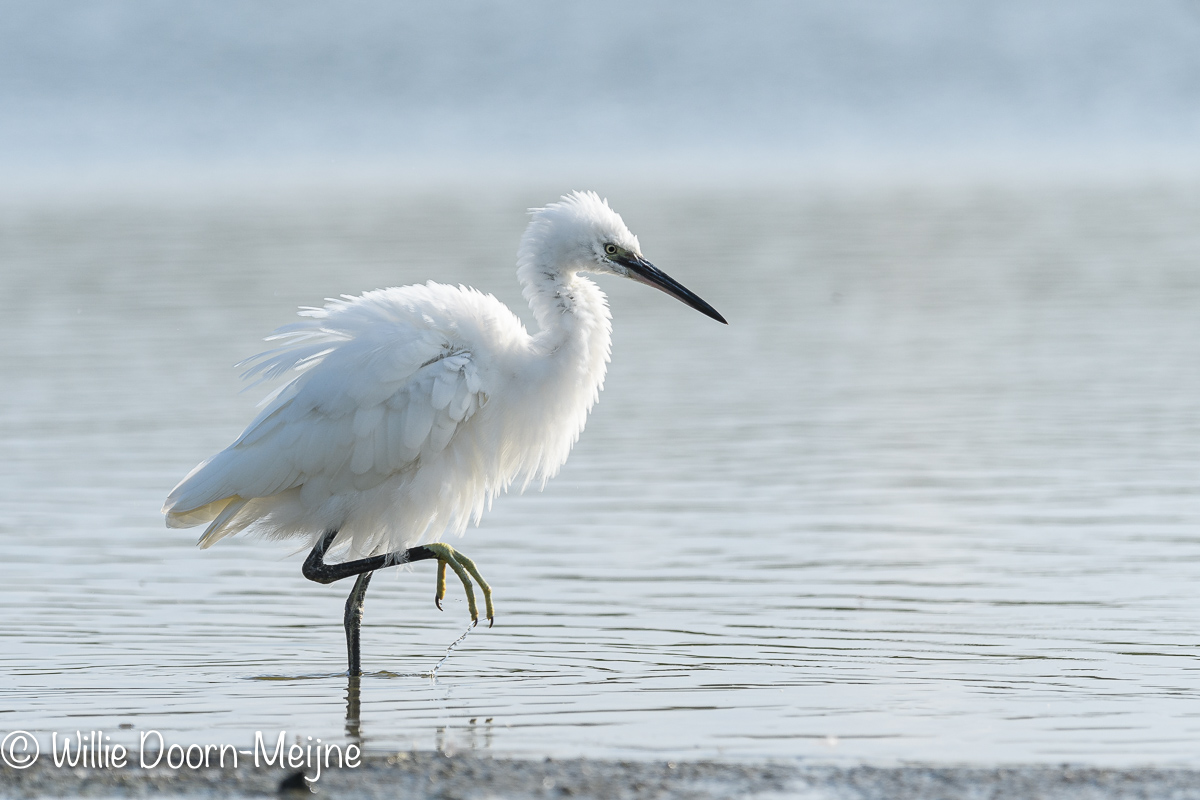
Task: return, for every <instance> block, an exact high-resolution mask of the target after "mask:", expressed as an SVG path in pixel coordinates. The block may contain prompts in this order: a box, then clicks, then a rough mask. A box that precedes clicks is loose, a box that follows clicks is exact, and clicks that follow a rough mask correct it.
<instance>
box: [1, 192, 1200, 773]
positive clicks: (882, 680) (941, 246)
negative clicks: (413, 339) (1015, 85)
mask: <svg viewBox="0 0 1200 800" xmlns="http://www.w3.org/2000/svg"><path fill="white" fill-rule="evenodd" d="M610 195H611V196H612V199H613V202H614V205H615V206H616V207H617V209H618V210H620V211H621V212H622V213H623V214H624V215H625V218H626V221H627V222H629V224H630V226H631V227H632V228H633V230H634V231H635V232H636V233H638V235H639V236H640V239H641V242H642V245H643V247H644V249H645V251H646V253H647V255H648V256H649V257H650V258H651V259H652V260H654V261H655V262H656V263H658V264H659V266H661V267H663V268H664V269H665V270H667V271H668V272H669V273H671V274H672V275H674V276H675V277H677V278H679V279H680V280H681V281H682V282H683V283H685V284H686V285H688V286H689V287H690V288H692V289H694V290H695V291H696V292H697V293H699V294H700V295H701V296H703V297H704V298H705V299H707V300H709V301H710V302H711V303H712V304H713V305H715V306H716V307H717V308H718V309H720V310H721V311H722V312H723V313H724V314H725V315H726V316H727V317H728V318H729V320H730V323H731V324H730V326H729V327H727V328H726V327H724V326H720V325H717V324H715V323H713V322H712V321H711V320H708V319H706V318H704V317H703V316H701V315H700V314H697V313H695V312H694V311H692V310H690V309H688V308H686V307H684V306H683V305H682V304H679V303H676V302H674V301H672V300H670V299H669V298H667V297H666V296H664V295H662V294H659V293H657V292H652V291H649V290H647V289H645V288H644V287H639V286H636V285H633V284H628V285H625V284H621V283H618V282H616V281H613V280H609V281H606V282H605V283H604V288H605V290H606V291H608V292H609V293H610V296H611V298H612V302H613V308H614V317H615V322H614V324H615V341H614V348H613V350H614V352H613V364H612V367H611V370H610V372H609V376H608V380H607V383H606V388H605V391H604V393H603V396H602V399H601V403H600V405H599V406H598V407H597V408H596V410H595V412H594V413H593V415H592V418H591V420H590V422H589V424H588V429H587V431H586V432H585V433H584V436H583V438H582V440H581V441H580V443H579V445H578V446H577V447H576V449H575V452H574V454H573V455H572V458H571V460H570V462H569V463H568V464H567V466H566V467H565V468H564V470H563V472H562V474H561V475H560V476H559V477H558V478H557V479H556V480H555V481H553V482H552V483H551V484H550V485H549V487H548V488H547V489H546V491H545V492H542V493H539V492H536V491H531V492H530V493H528V494H526V495H524V496H505V497H502V498H500V500H499V501H498V502H497V503H496V506H495V508H494V509H493V511H492V512H491V513H490V514H489V515H488V516H487V517H486V518H485V520H484V523H483V526H482V527H481V528H479V529H471V530H469V531H468V533H467V536H466V538H465V539H464V540H462V542H461V543H459V542H455V544H456V545H457V544H461V547H462V549H463V550H464V551H465V552H467V553H468V554H469V555H471V556H472V557H473V558H474V559H475V560H476V562H477V563H478V564H479V565H480V567H481V569H482V571H483V572H484V574H485V576H487V577H488V579H489V580H490V581H491V583H492V585H493V587H494V588H495V591H496V598H497V604H498V614H499V616H498V619H497V622H496V626H495V627H494V628H492V629H491V630H486V629H479V630H476V631H474V632H472V633H471V634H470V635H469V636H468V637H467V638H466V640H465V641H464V642H463V643H462V645H461V646H460V647H459V648H458V649H457V650H455V652H454V653H453V655H452V656H451V658H450V659H449V660H448V661H447V662H446V663H445V665H444V666H443V667H442V668H441V670H440V672H439V674H438V676H437V679H436V680H431V679H430V678H429V677H428V675H427V673H428V672H429V670H430V669H431V668H432V667H433V666H434V664H436V663H437V661H438V659H440V658H441V657H442V655H443V654H444V652H445V649H446V647H447V646H448V645H449V644H450V643H451V642H453V641H454V640H455V639H456V638H457V637H458V636H459V635H460V634H461V633H462V632H463V629H464V627H465V622H466V610H465V603H464V602H463V601H462V599H461V593H458V591H457V588H456V587H454V586H452V587H451V599H450V602H449V603H448V604H447V610H446V611H445V612H444V613H438V612H437V611H436V610H435V609H434V607H433V602H432V594H433V575H432V573H433V571H432V568H431V567H430V566H429V565H428V564H427V563H426V564H420V565H417V566H416V567H415V568H414V569H413V571H412V572H409V573H406V572H402V571H399V570H392V571H390V572H383V573H379V574H378V575H377V576H376V579H375V581H374V583H373V584H372V586H371V592H370V594H369V596H368V599H367V606H366V627H365V631H364V653H363V657H364V663H365V668H366V669H368V670H377V671H381V672H375V673H372V674H369V675H366V676H364V678H363V680H362V682H361V687H360V689H359V691H358V692H354V691H352V690H351V689H350V687H348V681H347V678H346V677H345V676H344V675H342V674H340V673H339V671H340V670H342V669H344V666H345V664H344V658H345V656H344V643H343V634H342V629H341V609H342V603H343V599H344V596H345V593H346V592H347V591H348V589H349V587H348V586H347V585H344V584H335V585H332V586H318V585H316V584H313V583H310V582H308V581H306V580H304V579H303V578H302V577H301V576H300V561H301V559H300V558H299V557H297V556H295V555H293V554H291V551H290V549H289V547H288V546H287V545H280V544H277V543H269V542H260V541H255V540H252V539H247V538H244V537H238V538H235V539H232V540H227V541H224V542H222V543H221V545H220V546H218V547H214V548H213V549H211V550H207V551H199V550H197V549H196V548H195V547H194V542H195V539H196V531H168V530H166V529H165V528H164V527H163V524H162V519H161V517H160V516H159V514H158V508H159V506H160V504H161V502H162V500H163V498H164V496H165V495H166V493H167V491H168V490H169V489H170V488H171V487H172V486H173V485H174V483H175V482H176V481H177V480H178V479H179V478H180V477H181V476H182V475H183V474H185V473H186V472H187V471H188V470H189V469H190V468H191V467H192V466H193V465H194V464H195V463H196V462H198V461H199V460H201V459H202V458H204V457H206V456H207V455H209V454H210V453H212V452H214V451H215V450H217V449H219V448H221V447H223V446H224V445H226V444H227V443H228V442H229V441H230V440H231V439H232V437H233V436H234V435H236V434H237V433H238V432H239V431H240V430H241V427H242V426H243V425H244V424H245V423H246V422H247V421H248V420H249V418H250V416H251V414H252V410H253V406H254V403H255V401H256V400H257V397H256V396H254V394H253V393H248V394H238V390H239V388H240V384H239V381H238V378H237V372H236V370H234V369H232V368H231V365H232V364H233V363H234V362H236V361H238V360H239V359H241V358H242V357H244V356H246V355H249V354H251V353H254V352H257V351H258V349H259V348H260V346H261V344H260V342H259V339H260V338H261V337H262V336H263V335H265V334H267V333H268V332H270V330H271V329H273V328H274V327H276V326H277V325H279V324H283V323H286V322H288V321H289V318H290V317H291V315H292V313H293V311H294V309H295V307H296V306H298V305H305V304H314V303H317V302H319V301H320V300H321V299H322V298H324V297H326V296H333V295H336V294H340V293H343V292H351V293H354V292H359V291H362V290H366V289H371V288H376V287H378V286H386V285H397V284H403V283H411V282H415V281H423V280H426V279H429V278H433V279H437V280H441V281H445V282H449V283H457V282H465V283H471V284H473V285H476V286H479V287H480V288H483V289H485V290H487V291H493V292H495V293H496V294H497V296H499V297H500V298H501V299H502V300H504V301H505V302H508V303H509V304H510V305H512V306H514V307H519V308H521V309H522V310H523V309H524V306H523V303H522V302H521V298H520V293H519V288H518V286H517V284H516V282H515V280H514V276H513V270H512V268H511V267H510V265H511V264H512V263H513V255H514V253H515V248H516V244H517V240H518V238H519V235H520V232H521V229H522V226H523V224H524V217H523V211H522V209H523V208H524V207H526V206H528V205H533V204H537V203H540V202H544V201H546V200H548V199H552V197H553V194H552V193H550V192H530V191H513V192H502V191H494V192H490V193H484V194H482V195H473V194H467V193H462V194H455V193H453V192H445V193H437V192H433V193H423V194H396V195H392V196H383V195H379V194H373V195H370V196H368V195H366V194H362V195H354V194H352V193H346V192H343V193H341V194H337V193H335V194H333V195H326V196H322V195H319V194H316V193H314V194H312V195H301V196H297V197H291V198H286V199H274V200H270V199H261V198H260V199H255V200H244V199H231V198H224V199H219V200H218V199H213V200H209V201H199V200H194V199H192V200H186V201H185V200H162V201H149V200H147V201H123V202H120V203H102V202H99V201H96V202H83V201H77V202H73V203H66V204H61V205H52V204H45V203H43V204H41V205H37V206H35V207H20V206H18V205H15V204H10V205H8V206H6V207H4V208H3V209H2V210H0V287H2V288H3V296H4V298H5V312H6V318H5V322H6V325H5V343H4V346H3V348H2V349H0V379H2V384H3V388H2V389H0V545H2V547H3V553H4V557H3V561H2V563H0V574H2V576H3V580H2V581H0V607H3V609H4V614H3V619H2V620H0V670H2V671H3V675H4V681H3V684H4V686H3V688H0V730H11V729H17V728H21V729H26V730H30V731H34V732H37V733H38V734H39V735H41V736H43V737H45V738H46V739H48V738H49V735H50V733H51V732H53V731H60V732H62V731H68V730H69V731H74V730H76V729H83V730H84V731H85V733H86V731H87V730H92V729H95V730H104V731H106V732H109V733H110V734H111V735H113V736H117V737H118V738H119V737H121V736H127V737H131V736H133V732H135V731H140V730H146V729H150V728H155V729H158V730H160V731H162V732H163V733H164V734H165V735H166V736H167V738H168V740H169V741H171V740H173V741H177V742H182V743H185V744H186V743H190V742H232V743H235V744H248V743H249V742H250V741H251V740H252V738H253V734H254V731H255V730H263V731H267V732H276V731H279V730H287V731H288V732H289V735H301V736H313V737H318V736H319V737H322V738H323V739H325V740H326V741H331V740H339V739H344V738H351V739H358V740H361V741H362V742H364V743H365V744H366V746H367V747H369V748H373V749H376V750H387V749H407V748H410V747H414V746H415V747H421V748H428V747H441V748H444V749H459V750H461V749H466V748H479V749H485V748H487V749H490V750H492V751H494V752H497V753H522V754H551V755H569V754H586V755H591V756H621V757H625V756H634V757H642V756H660V755H663V756H669V757H691V756H696V757H699V756H726V757H739V758H740V757H759V756H772V757H790V756H803V757H816V758H821V759H866V760H873V761H887V760H894V759H920V760H929V761H975V762H989V761H1039V760H1047V761H1083V762H1101V763H1114V762H1117V763H1129V762H1149V761H1171V762H1183V763H1189V764H1192V765H1197V764H1200V660H1198V658H1197V653H1198V646H1200V636H1198V632H1200V470H1198V469H1197V467H1198V465H1200V369H1198V367H1200V193H1198V192H1197V191H1194V190H1192V189H1189V188H1187V187H1183V188H1180V187H1166V188H1164V187H1155V186H1136V187H1126V188H1120V187H1117V188H1114V187H1099V188H1096V187H1092V188H1055V189H1046V188H1041V189H1034V188H1028V189H1021V188H1007V189H987V188H975V189H970V188H958V189H937V190H933V189H925V190H899V189H891V190H886V191H885V190H879V191H866V190H856V191H848V190H847V191H833V190H822V191H818V190H812V191H805V192H800V191H797V192H794V193H790V194H789V193H776V192H770V193H768V192H754V191H750V190H746V191H740V192H702V193H688V192H682V191H681V192H675V193H672V192H646V191H632V190H631V191H626V192H618V191H613V192H610ZM422 673H426V674H422ZM122 724H124V725H126V726H132V730H129V731H124V732H123V731H121V730H120V729H119V727H118V726H120V725H122Z"/></svg>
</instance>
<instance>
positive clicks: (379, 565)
mask: <svg viewBox="0 0 1200 800" xmlns="http://www.w3.org/2000/svg"><path fill="white" fill-rule="evenodd" d="M337 534H338V532H337V531H327V532H326V533H325V535H324V536H322V537H321V540H320V541H319V542H317V543H316V545H315V546H314V547H313V549H312V552H311V553H309V554H308V558H306V559H305V560H304V567H303V569H302V571H303V573H304V577H306V578H308V579H309V580H310V581H315V582H317V583H333V582H334V581H340V580H341V579H342V578H350V577H354V576H356V575H357V576H358V580H356V581H355V582H354V588H353V589H352V590H351V591H350V596H349V597H347V598H346V615H345V626H346V652H347V656H348V659H349V662H350V675H352V676H354V675H361V674H362V666H361V662H360V659H359V653H360V650H359V634H360V631H361V629H362V615H363V602H364V600H365V598H366V595H367V585H368V584H369V583H370V582H371V573H373V572H374V571H375V570H377V569H383V568H384V567H391V566H394V565H396V564H408V563H411V562H413V561H425V560H428V559H437V562H438V580H437V591H436V593H435V594H434V603H436V604H437V607H438V608H439V609H440V608H441V607H442V602H441V601H442V598H443V597H445V595H446V567H447V566H449V567H450V569H452V570H454V573H455V574H456V575H457V576H458V578H459V580H461V581H462V584H463V589H464V590H465V591H466V593H467V608H468V609H469V611H470V613H471V621H472V622H478V621H479V611H478V609H477V607H476V605H475V592H474V590H473V589H472V587H471V579H472V578H474V579H475V582H476V583H478V584H479V588H480V590H481V591H482V592H483V601H484V609H485V611H486V613H487V620H488V626H489V627H490V626H491V624H492V620H493V618H494V617H495V612H494V610H493V608H492V589H491V587H490V586H488V585H487V582H486V581H485V580H484V579H483V576H481V575H480V574H479V570H478V569H476V568H475V563H474V562H473V561H471V559H469V558H467V557H466V556H464V555H463V554H462V553H459V552H458V551H456V550H455V549H454V548H453V547H451V546H450V545H448V544H441V543H436V544H430V545H422V546H420V547H410V548H408V549H407V550H400V551H397V552H395V553H384V554H383V555H379V556H371V557H370V558H360V559H357V560H355V561H343V562H342V563H340V564H326V563H325V553H327V552H328V551H329V546H330V545H332V544H333V540H334V539H335V538H337Z"/></svg>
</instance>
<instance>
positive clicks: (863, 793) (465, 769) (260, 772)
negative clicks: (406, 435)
mask: <svg viewBox="0 0 1200 800" xmlns="http://www.w3.org/2000/svg"><path fill="white" fill-rule="evenodd" d="M315 787H316V789H315V792H310V791H309V790H307V789H305V788H304V786H303V785H302V781H301V779H300V777H299V776H298V775H297V773H296V772H295V771H289V770H282V769H280V768H278V767H259V768H255V767H244V768H240V769H230V768H227V769H199V770H194V771H192V770H187V769H184V770H171V769H168V768H163V767H158V768H155V769H147V770H143V769H126V770H116V769H111V770H106V769H90V768H86V769H85V768H75V769H72V768H65V767H64V768H56V767H54V765H53V763H52V762H39V763H37V764H35V765H34V766H33V767H31V768H29V769H26V770H17V769H13V768H11V767H7V766H3V767H0V797H2V798H37V797H146V796H187V797H193V798H245V797H291V798H297V797H305V796H320V797H328V798H342V797H345V798H361V797H380V798H383V797H403V798H406V800H408V799H411V800H426V798H428V799H429V800H433V799H434V798H438V799H439V800H442V799H444V798H455V799H459V798H461V799H462V800H467V799H468V798H491V797H502V798H516V799H519V798H558V797H571V798H587V799H589V800H590V799H591V798H596V800H617V799H618V798H629V799H630V800H640V799H641V798H661V799H663V800H675V799H676V798H677V799H678V800H710V799H711V800H724V799H725V798H731V799H732V798H783V797H814V798H830V799H831V800H835V799H840V798H846V800H906V799H907V798H913V800H915V799H916V798H921V800H938V799H939V798H946V799H947V800H949V798H962V797H1024V798H1036V797H1049V796H1052V797H1054V798H1062V799H1065V800H1076V798H1078V800H1085V799H1086V800H1093V799H1094V798H1110V797H1137V798H1160V797H1161V798H1172V799H1173V800H1184V799H1185V798H1198V799H1200V769H1192V768H1186V767H1179V768H1172V767H1125V768H1111V769H1110V768H1104V767H1096V766H1083V765H1069V764H1067V765H1053V766H1051V765H1026V766H1021V765H1011V766H995V767H984V766H939V765H908V766H898V767H877V766H868V765H860V766H833V765H828V764H805V763H802V762H774V763H762V764H744V763H736V762H722V761H693V762H684V761H680V762H668V761H610V760H601V759H586V758H574V759H562V760H558V759H550V758H546V759H542V760H533V759H518V758H491V757H484V756H478V755H474V754H458V755H454V756H446V755H443V754H441V753H437V752H411V753H398V754H396V755H392V756H382V755H368V756H366V757H365V758H364V759H363V764H362V766H361V767H358V768H356V769H332V770H328V771H326V772H324V773H323V774H322V775H321V777H320V779H319V780H318V781H317V782H316V783H315Z"/></svg>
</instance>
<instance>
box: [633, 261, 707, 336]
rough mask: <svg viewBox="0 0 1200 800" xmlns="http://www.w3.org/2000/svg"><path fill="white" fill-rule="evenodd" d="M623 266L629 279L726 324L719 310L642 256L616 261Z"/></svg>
mask: <svg viewBox="0 0 1200 800" xmlns="http://www.w3.org/2000/svg"><path fill="white" fill-rule="evenodd" d="M615 260H616V261H618V262H619V263H620V264H621V265H622V266H624V267H628V268H629V277H631V278H633V279H634V280H635V281H637V282H638V283H644V284H646V285H647V286H653V287H654V288H655V289H658V290H660V291H663V292H666V293H667V294H669V295H671V296H672V297H675V298H678V299H679V300H682V301H683V302H684V303H686V304H687V305H689V306H691V307H692V308H694V309H696V310H697V311H699V312H700V313H701V314H703V315H704V316H706V317H712V318H713V319H715V320H716V321H717V322H721V323H724V324H725V325H728V324H729V323H728V322H725V318H724V317H722V316H721V315H720V314H718V313H717V310H716V309H715V308H713V307H712V306H710V305H709V304H708V303H706V302H704V301H703V300H701V299H700V298H699V297H697V296H696V295H695V294H693V293H692V292H691V291H689V290H688V289H686V288H685V287H684V286H683V284H681V283H680V282H679V281H677V280H675V279H674V278H672V277H671V276H670V275H668V274H667V273H665V272H663V271H662V270H660V269H659V268H658V267H656V266H654V265H653V264H651V263H650V262H649V261H647V260H646V259H644V258H642V257H641V256H635V255H629V256H625V257H624V258H618V259H615Z"/></svg>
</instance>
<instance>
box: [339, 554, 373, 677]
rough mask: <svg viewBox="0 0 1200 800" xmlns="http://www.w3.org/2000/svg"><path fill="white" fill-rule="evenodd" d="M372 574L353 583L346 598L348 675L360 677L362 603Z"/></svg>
mask: <svg viewBox="0 0 1200 800" xmlns="http://www.w3.org/2000/svg"><path fill="white" fill-rule="evenodd" d="M374 574H375V573H374V572H364V573H363V574H361V575H359V576H358V580H356V581H355V582H354V588H353V589H351V590H350V596H349V597H347V598H346V616H345V618H344V619H345V623H344V624H345V626H346V657H347V660H348V661H349V662H350V674H351V675H362V658H361V657H360V655H359V654H360V650H359V645H358V642H359V631H360V630H361V629H362V618H363V602H364V601H365V600H366V599H367V586H368V585H369V584H370V583H371V576H372V575H374Z"/></svg>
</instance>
